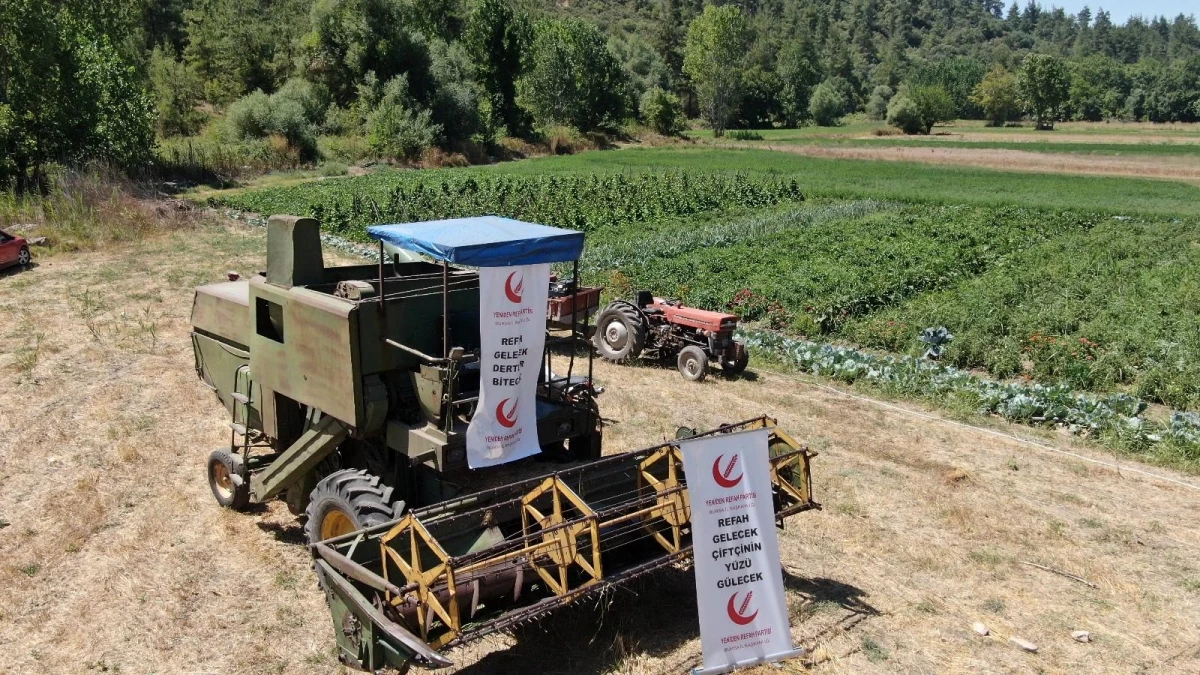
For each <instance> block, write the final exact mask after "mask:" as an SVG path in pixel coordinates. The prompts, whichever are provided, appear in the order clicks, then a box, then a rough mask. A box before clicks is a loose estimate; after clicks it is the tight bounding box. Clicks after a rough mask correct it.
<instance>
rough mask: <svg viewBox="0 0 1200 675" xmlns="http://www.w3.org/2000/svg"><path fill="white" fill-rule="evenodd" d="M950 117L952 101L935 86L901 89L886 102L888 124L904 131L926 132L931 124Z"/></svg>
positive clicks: (952, 111)
mask: <svg viewBox="0 0 1200 675" xmlns="http://www.w3.org/2000/svg"><path fill="white" fill-rule="evenodd" d="M951 119H954V100H953V99H951V98H950V95H949V94H947V93H946V90H944V89H942V88H941V87H937V86H928V85H927V86H920V87H912V88H908V89H902V90H901V92H900V93H899V94H896V96H895V97H894V98H893V99H892V102H891V103H890V104H888V112H887V122H888V124H890V125H892V126H894V127H897V128H898V129H900V130H902V131H903V132H904V133H906V134H928V133H929V132H930V131H932V130H933V125H934V124H936V123H938V122H945V121H947V120H951Z"/></svg>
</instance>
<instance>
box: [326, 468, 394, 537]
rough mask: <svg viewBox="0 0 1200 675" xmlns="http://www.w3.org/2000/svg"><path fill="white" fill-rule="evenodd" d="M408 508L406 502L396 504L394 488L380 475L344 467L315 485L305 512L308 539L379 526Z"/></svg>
mask: <svg viewBox="0 0 1200 675" xmlns="http://www.w3.org/2000/svg"><path fill="white" fill-rule="evenodd" d="M403 510H404V504H403V502H397V503H395V504H393V503H392V488H391V487H390V486H388V485H384V484H383V483H382V482H381V481H380V480H379V476H373V475H371V474H370V473H368V472H366V471H363V470H361V469H342V470H341V471H334V472H333V473H331V474H329V475H328V476H326V477H324V478H322V479H321V480H320V481H319V482H318V483H317V487H315V488H313V491H312V495H311V496H310V498H309V501H308V508H307V509H305V511H304V512H305V515H306V516H307V517H308V522H307V523H305V525H304V533H305V534H306V535H307V536H308V542H309V543H310V544H315V543H317V542H318V541H324V540H326V539H332V538H333V537H340V536H342V535H343V534H350V533H351V532H354V531H356V530H361V529H363V528H364V527H371V526H372V525H379V524H380V523H386V522H387V521H389V520H391V519H392V518H395V517H396V516H397V515H399V513H400V512H401V511H403Z"/></svg>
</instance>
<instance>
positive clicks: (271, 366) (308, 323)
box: [250, 276, 364, 426]
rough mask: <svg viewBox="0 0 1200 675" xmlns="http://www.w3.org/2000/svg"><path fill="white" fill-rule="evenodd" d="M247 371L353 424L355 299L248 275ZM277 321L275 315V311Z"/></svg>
mask: <svg viewBox="0 0 1200 675" xmlns="http://www.w3.org/2000/svg"><path fill="white" fill-rule="evenodd" d="M250 304H251V308H250V311H251V315H252V316H253V317H254V321H253V322H252V323H253V324H254V329H253V331H252V332H251V334H250V343H251V347H250V371H251V374H252V375H253V377H254V379H255V380H257V381H258V382H259V383H260V384H261V385H262V386H263V387H266V388H268V389H272V390H274V391H276V392H279V393H281V394H283V395H285V396H288V397H290V398H292V399H294V400H296V401H298V402H300V403H302V404H304V405H307V406H310V407H313V408H317V409H319V410H321V411H323V412H325V413H326V414H328V415H331V416H333V417H335V418H337V419H339V420H341V421H343V422H345V423H346V424H348V425H351V426H358V424H359V422H360V420H361V418H362V416H363V414H364V411H363V406H362V378H361V376H360V372H359V367H358V352H357V346H358V336H357V335H356V331H357V321H356V320H355V317H354V314H355V312H356V310H357V308H356V306H355V304H354V303H353V302H351V301H349V300H345V299H342V298H335V297H333V296H330V295H326V294H324V293H318V292H316V291H311V290H309V289H306V288H292V289H290V290H284V289H280V288H278V287H276V286H272V285H270V284H267V283H266V280H265V279H263V278H262V277H258V276H256V277H254V278H253V279H251V280H250ZM277 315H278V316H281V317H282V321H277V320H276V316H277Z"/></svg>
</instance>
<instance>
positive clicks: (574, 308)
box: [567, 258, 579, 386]
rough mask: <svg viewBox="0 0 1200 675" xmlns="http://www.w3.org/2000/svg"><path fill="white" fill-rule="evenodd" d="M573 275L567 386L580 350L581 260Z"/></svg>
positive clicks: (576, 260)
mask: <svg viewBox="0 0 1200 675" xmlns="http://www.w3.org/2000/svg"><path fill="white" fill-rule="evenodd" d="M571 274H573V275H574V278H573V279H571V284H572V285H573V286H574V287H575V288H574V293H572V295H571V360H570V361H568V362H567V386H570V384H571V376H572V375H574V374H575V352H576V350H578V349H579V345H577V344H576V340H578V339H579V258H576V259H575V262H574V266H573V271H572V272H571Z"/></svg>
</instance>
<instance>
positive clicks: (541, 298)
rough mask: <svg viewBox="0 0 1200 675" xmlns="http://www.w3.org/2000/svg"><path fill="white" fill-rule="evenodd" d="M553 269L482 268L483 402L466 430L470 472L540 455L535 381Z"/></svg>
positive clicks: (532, 267) (480, 394)
mask: <svg viewBox="0 0 1200 675" xmlns="http://www.w3.org/2000/svg"><path fill="white" fill-rule="evenodd" d="M549 288H550V265H549V264H538V265H517V266H514V267H481V268H479V345H480V359H479V403H478V405H477V406H476V407H475V415H474V416H472V417H471V424H470V426H468V427H467V464H468V465H469V466H470V467H471V468H472V469H478V468H481V467H485V466H494V465H496V464H504V463H505V462H511V461H513V460H517V459H521V458H522V457H528V456H530V455H533V454H536V453H538V452H540V451H541V448H540V447H539V446H538V436H537V380H538V371H539V369H540V368H541V365H542V348H543V347H544V346H545V344H546V296H547V295H548V294H549Z"/></svg>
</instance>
